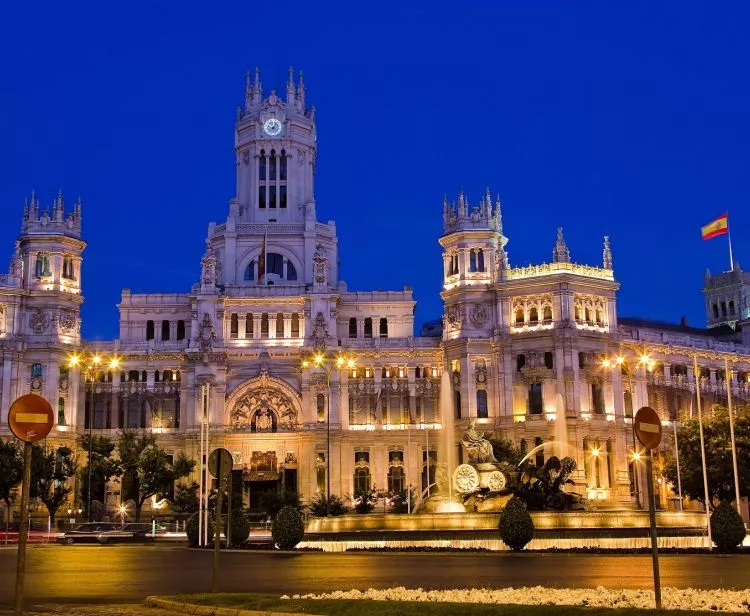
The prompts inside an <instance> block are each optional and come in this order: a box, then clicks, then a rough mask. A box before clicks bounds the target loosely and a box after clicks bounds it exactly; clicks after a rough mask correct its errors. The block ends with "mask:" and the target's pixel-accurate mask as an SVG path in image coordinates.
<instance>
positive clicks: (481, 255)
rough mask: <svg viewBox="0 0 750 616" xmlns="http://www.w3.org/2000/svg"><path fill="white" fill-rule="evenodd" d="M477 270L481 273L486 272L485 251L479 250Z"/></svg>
mask: <svg viewBox="0 0 750 616" xmlns="http://www.w3.org/2000/svg"><path fill="white" fill-rule="evenodd" d="M477 270H478V271H480V272H483V271H484V250H482V249H481V248H480V249H479V250H477Z"/></svg>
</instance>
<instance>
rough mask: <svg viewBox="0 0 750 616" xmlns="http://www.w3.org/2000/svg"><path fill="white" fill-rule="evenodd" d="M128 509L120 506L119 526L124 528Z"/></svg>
mask: <svg viewBox="0 0 750 616" xmlns="http://www.w3.org/2000/svg"><path fill="white" fill-rule="evenodd" d="M127 510H128V508H127V507H126V506H125V505H120V516H121V517H120V526H125V513H126V512H127Z"/></svg>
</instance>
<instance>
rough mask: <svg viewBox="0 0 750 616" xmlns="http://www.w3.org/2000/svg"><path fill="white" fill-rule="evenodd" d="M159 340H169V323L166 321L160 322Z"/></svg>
mask: <svg viewBox="0 0 750 616" xmlns="http://www.w3.org/2000/svg"><path fill="white" fill-rule="evenodd" d="M161 339H162V340H169V321H167V320H166V319H165V320H164V321H162V322H161Z"/></svg>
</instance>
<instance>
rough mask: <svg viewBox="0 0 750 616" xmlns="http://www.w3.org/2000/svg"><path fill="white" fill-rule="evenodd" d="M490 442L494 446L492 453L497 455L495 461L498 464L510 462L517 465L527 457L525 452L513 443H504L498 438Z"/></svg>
mask: <svg viewBox="0 0 750 616" xmlns="http://www.w3.org/2000/svg"><path fill="white" fill-rule="evenodd" d="M489 440H490V443H491V444H492V452H493V453H494V454H495V459H496V460H497V461H498V462H508V463H510V464H513V465H516V464H518V463H519V462H520V461H521V460H522V459H523V457H524V455H525V454H524V452H523V451H521V450H520V449H519V448H518V447H516V446H515V445H514V444H513V443H512V442H511V441H503V440H501V439H496V438H491V439H489Z"/></svg>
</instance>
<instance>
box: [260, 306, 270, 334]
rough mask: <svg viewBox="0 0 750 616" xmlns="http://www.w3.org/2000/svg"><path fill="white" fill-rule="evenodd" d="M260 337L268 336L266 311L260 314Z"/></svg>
mask: <svg viewBox="0 0 750 616" xmlns="http://www.w3.org/2000/svg"><path fill="white" fill-rule="evenodd" d="M260 337H261V338H268V313H267V312H264V313H263V314H261V315H260Z"/></svg>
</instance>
